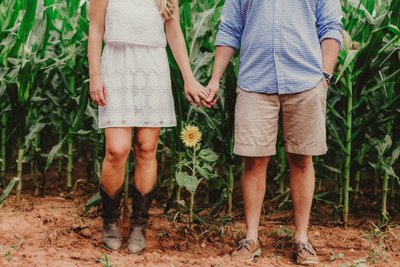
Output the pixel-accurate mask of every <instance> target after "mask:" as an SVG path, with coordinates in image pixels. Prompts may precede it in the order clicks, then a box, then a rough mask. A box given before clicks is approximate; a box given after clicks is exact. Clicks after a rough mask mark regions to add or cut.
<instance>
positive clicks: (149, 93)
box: [88, 0, 208, 253]
mask: <svg viewBox="0 0 400 267" xmlns="http://www.w3.org/2000/svg"><path fill="white" fill-rule="evenodd" d="M103 40H104V42H105V47H104V49H103V52H102V41H103ZM167 40H168V44H169V46H170V47H171V50H172V52H173V54H174V57H175V59H176V61H177V63H178V65H179V68H180V70H181V72H182V75H183V78H184V81H185V94H186V97H187V99H188V101H189V102H191V103H192V104H193V103H196V104H197V105H199V104H200V101H201V100H202V99H207V97H208V91H207V90H206V89H205V88H204V87H203V86H201V85H200V84H199V83H198V82H197V81H196V79H195V78H194V75H193V72H192V70H191V68H190V64H189V58H188V53H187V50H186V46H185V42H184V37H183V34H182V30H181V27H180V22H179V7H178V3H177V1H176V0H92V1H91V4H90V33H89V48H88V57H89V72H90V96H91V99H92V100H93V101H94V102H95V103H96V104H97V105H98V106H99V127H100V128H105V136H106V156H105V159H104V162H103V168H102V180H101V186H100V194H101V196H102V218H103V247H104V248H106V249H109V250H118V249H119V248H120V247H121V243H122V238H121V234H120V231H119V226H118V223H119V216H120V212H119V206H120V202H121V198H122V194H123V182H124V171H125V164H126V160H127V158H128V155H129V151H130V149H131V145H132V144H131V142H132V140H131V139H132V138H131V137H132V129H134V131H135V133H134V156H135V175H134V178H133V180H134V190H133V202H132V203H133V204H132V216H131V229H130V233H129V238H128V250H129V252H131V253H140V252H142V251H143V250H144V249H145V247H146V234H145V229H146V225H147V222H148V220H149V213H148V211H149V208H150V205H151V202H152V199H153V196H154V187H155V184H156V179H157V161H156V151H157V144H158V138H159V133H160V127H171V126H176V117H175V109H174V102H173V95H172V90H171V81H170V71H169V65H168V58H167V54H166V49H165V48H166V45H167Z"/></svg>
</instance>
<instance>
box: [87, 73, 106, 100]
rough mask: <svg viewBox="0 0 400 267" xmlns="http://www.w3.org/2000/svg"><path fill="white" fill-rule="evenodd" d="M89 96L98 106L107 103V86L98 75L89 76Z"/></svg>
mask: <svg viewBox="0 0 400 267" xmlns="http://www.w3.org/2000/svg"><path fill="white" fill-rule="evenodd" d="M90 98H91V99H92V100H93V102H95V103H96V104H97V105H98V106H105V105H107V101H106V99H107V88H106V86H105V84H104V81H103V79H102V78H101V76H100V75H93V76H90Z"/></svg>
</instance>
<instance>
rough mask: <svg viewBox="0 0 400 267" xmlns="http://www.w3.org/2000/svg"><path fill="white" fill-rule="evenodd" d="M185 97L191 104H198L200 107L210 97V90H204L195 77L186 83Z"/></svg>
mask: <svg viewBox="0 0 400 267" xmlns="http://www.w3.org/2000/svg"><path fill="white" fill-rule="evenodd" d="M185 95H186V99H187V100H188V101H189V102H190V104H194V103H196V106H197V107H200V102H201V101H204V99H207V98H208V96H209V92H208V89H206V88H204V86H202V85H201V84H200V83H199V82H198V81H197V80H196V79H195V78H194V77H192V78H190V79H188V80H187V81H185Z"/></svg>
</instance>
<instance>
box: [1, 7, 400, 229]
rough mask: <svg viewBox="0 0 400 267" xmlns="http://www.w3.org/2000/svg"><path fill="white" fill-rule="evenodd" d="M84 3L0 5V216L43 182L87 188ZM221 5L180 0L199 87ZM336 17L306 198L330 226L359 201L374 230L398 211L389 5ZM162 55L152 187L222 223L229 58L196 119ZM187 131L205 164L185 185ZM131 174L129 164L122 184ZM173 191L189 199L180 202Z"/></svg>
mask: <svg viewBox="0 0 400 267" xmlns="http://www.w3.org/2000/svg"><path fill="white" fill-rule="evenodd" d="M89 4H90V3H89V1H85V0H69V1H61V0H0V100H1V101H0V126H1V131H0V136H1V144H0V145H1V147H0V155H1V159H0V165H1V168H0V194H1V196H0V206H1V205H3V204H4V203H5V202H6V201H8V199H7V197H8V196H10V195H15V198H12V199H15V202H16V203H15V205H19V204H20V202H21V200H22V199H23V198H24V197H26V196H28V195H31V194H33V195H35V196H43V195H44V194H45V188H46V187H47V186H48V185H49V184H48V182H58V183H60V184H62V185H63V187H64V190H65V191H66V194H67V195H69V196H73V195H74V191H75V190H76V186H77V185H78V184H79V183H92V184H98V183H99V179H100V172H101V161H102V158H103V155H104V152H105V151H104V136H103V131H102V130H99V128H98V122H97V108H96V106H95V105H94V104H93V103H91V101H89V97H88V93H89V80H88V79H89V78H88V61H87V37H88V25H89V24H88V23H89V22H88V21H89V20H88V6H89ZM223 4H224V1H222V0H201V1H189V0H181V1H180V13H181V26H182V29H183V32H184V36H185V39H186V41H187V47H188V49H189V53H190V61H191V64H192V68H193V71H194V74H195V76H196V78H197V79H198V80H199V81H200V82H201V83H203V84H204V85H206V84H207V82H208V80H209V78H210V76H211V71H212V65H213V59H214V41H215V35H216V31H217V28H218V24H219V22H220V15H221V11H222V8H223ZM342 8H343V12H344V18H343V23H344V30H345V31H344V33H343V36H344V47H343V49H342V50H341V51H340V56H339V60H338V64H337V67H336V73H335V75H334V83H333V86H332V88H331V89H330V90H329V96H328V116H327V125H328V146H329V152H328V154H327V155H326V156H322V157H316V158H315V159H314V162H315V166H316V175H317V186H316V192H315V197H314V200H315V202H321V203H324V204H327V205H329V207H331V210H332V214H331V215H332V218H333V219H332V220H334V219H337V218H340V220H341V222H342V223H343V225H344V226H347V224H348V221H349V217H351V216H352V212H353V211H355V210H357V207H359V206H362V205H365V203H367V205H369V206H371V207H374V208H375V209H376V210H377V211H379V212H378V214H377V216H375V217H372V218H370V219H371V220H377V221H378V222H379V225H380V226H381V227H384V226H385V225H387V224H388V223H389V222H390V221H391V220H392V219H394V218H395V216H398V214H399V213H398V212H399V211H400V210H399V203H400V202H399V201H400V194H399V189H400V179H399V175H400V164H399V163H400V161H399V157H400V139H399V136H400V83H399V81H400V29H399V27H400V1H395V0H392V1H391V0H377V1H374V0H342ZM168 54H169V58H170V67H171V72H172V74H171V77H172V84H173V92H174V98H175V106H176V112H177V116H178V126H177V128H176V129H163V130H162V134H161V139H160V144H159V153H158V160H159V162H160V172H159V177H158V186H159V187H160V188H162V189H163V190H164V189H165V190H164V191H165V192H167V193H168V199H169V200H168V202H167V203H166V208H165V212H166V213H168V212H173V213H176V214H179V215H182V216H185V215H186V214H189V213H190V217H193V219H190V221H192V220H193V221H195V222H197V223H202V222H206V221H210V220H212V219H214V218H216V217H218V216H222V217H224V218H229V217H230V215H231V213H232V210H233V207H234V204H235V203H234V200H235V197H234V196H235V192H237V191H236V190H235V189H236V187H235V184H236V181H238V180H239V177H240V173H241V159H240V158H238V157H237V156H235V155H234V154H233V141H234V136H233V131H232V129H233V123H234V104H235V97H236V95H235V88H236V75H237V69H238V55H235V58H234V59H233V60H232V63H230V65H229V67H228V71H227V72H226V74H225V77H224V80H223V82H222V93H221V98H220V100H219V102H218V105H217V107H216V108H213V109H211V110H207V109H205V108H203V107H200V108H197V107H195V106H190V105H189V104H188V103H187V101H186V99H185V95H184V88H183V79H182V77H181V74H180V72H179V68H178V66H177V64H176V62H175V61H174V59H173V56H172V53H171V52H170V51H168ZM187 124H194V125H197V126H198V127H199V128H200V130H201V131H202V132H203V140H202V147H203V148H205V149H204V150H202V151H201V152H200V154H199V157H200V158H202V160H203V161H204V162H206V163H205V164H204V166H203V167H202V168H199V169H198V172H197V174H198V176H199V177H200V178H201V179H199V180H196V181H194V182H193V181H189V180H187V179H188V178H187V177H185V176H182V172H180V171H181V170H182V164H181V163H182V161H184V159H185V158H186V156H187V153H188V152H187V151H186V148H185V147H184V145H183V144H182V142H181V140H180V131H181V129H183V128H184V127H185V125H187ZM282 142H283V140H280V141H279V143H280V144H282ZM278 151H279V152H278V155H277V156H276V157H275V158H274V159H273V160H272V162H271V167H270V170H269V173H268V177H269V179H268V184H269V189H268V192H267V198H269V199H272V200H273V202H274V203H275V204H276V205H274V207H277V208H278V209H279V208H282V207H284V206H286V204H288V203H290V190H289V181H288V177H289V175H288V167H287V164H286V162H285V152H284V150H283V149H279V150H278ZM77 162H80V164H79V166H78V164H76V163H77ZM76 168H84V169H85V173H86V174H87V175H86V177H84V178H82V179H77V178H76V177H75V175H74V173H75V172H76ZM133 169H134V159H133V158H130V159H129V164H127V169H126V177H127V178H126V185H127V184H128V183H129V182H128V181H129V177H130V174H131V172H132V170H133ZM185 179H186V180H185ZM193 183H194V185H195V186H194V185H193ZM25 184H29V185H33V190H32V189H31V188H32V186H30V187H28V188H30V189H27V188H26V187H25V186H24V185H25ZM183 189H186V190H187V191H189V192H190V193H191V195H192V196H194V194H195V192H196V191H198V193H199V194H197V195H196V196H197V197H196V198H194V197H193V198H192V197H189V195H187V194H186V190H183ZM126 190H127V189H126ZM89 197H91V198H90V199H89V200H88V202H87V203H86V205H85V209H86V210H89V209H90V208H91V207H92V206H95V205H97V204H98V203H99V196H98V195H93V196H88V198H89ZM10 199H11V198H10ZM190 200H191V201H192V202H194V203H191V204H190V205H189V204H188V203H189V201H190ZM193 205H194V207H193ZM189 206H191V207H189ZM205 210H208V211H209V212H206V213H205V212H203V211H205ZM175 218H176V217H175Z"/></svg>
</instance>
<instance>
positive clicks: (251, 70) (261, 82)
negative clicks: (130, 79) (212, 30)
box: [204, 0, 342, 265]
mask: <svg viewBox="0 0 400 267" xmlns="http://www.w3.org/2000/svg"><path fill="white" fill-rule="evenodd" d="M341 19H342V10H341V5H340V1H339V0H291V1H286V0H226V3H225V7H224V10H223V13H222V18H221V25H220V26H219V30H218V34H217V40H216V55H215V64H214V70H213V75H212V78H211V80H210V82H209V85H208V90H209V91H210V97H209V98H208V99H207V101H205V102H204V104H205V105H206V106H209V107H210V106H213V105H214V104H215V102H216V98H214V96H215V95H216V94H217V92H218V90H219V83H220V80H221V77H222V75H223V73H224V72H225V69H226V67H227V65H228V63H229V61H230V60H231V58H232V56H233V54H234V52H235V50H236V49H239V48H240V63H239V64H240V65H239V76H238V85H237V86H238V87H237V102H236V112H235V153H236V154H238V155H241V156H244V157H245V161H244V162H245V163H244V170H243V174H242V191H243V199H244V209H245V216H246V237H245V238H244V239H243V240H241V241H240V242H239V244H238V246H237V248H236V250H235V251H234V252H233V253H232V257H234V258H236V259H238V260H243V261H251V260H252V259H253V258H254V257H255V256H260V254H261V247H260V245H259V242H258V227H259V221H260V216H261V208H262V204H263V200H264V195H265V189H266V173H267V166H268V162H269V160H270V157H271V156H272V155H275V154H276V140H277V133H278V118H279V113H280V112H281V117H282V125H283V138H284V141H285V149H286V155H287V159H288V163H289V167H290V185H291V194H292V200H293V206H294V217H295V228H296V230H295V235H294V239H295V240H294V253H295V256H296V262H297V263H298V264H303V265H314V264H317V263H318V262H319V260H318V256H317V255H316V252H315V250H314V248H313V246H312V244H311V243H310V242H309V240H308V235H307V228H308V225H309V218H310V211H311V205H312V199H313V194H314V184H315V172H314V167H313V161H312V156H316V155H323V154H325V153H326V151H327V145H326V129H325V115H326V96H327V91H328V88H329V85H330V79H331V77H332V72H333V70H334V66H335V63H336V60H337V56H338V53H339V50H340V47H341V42H342V23H341Z"/></svg>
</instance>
